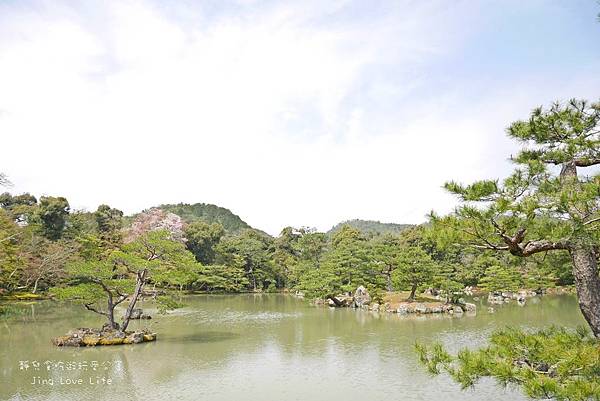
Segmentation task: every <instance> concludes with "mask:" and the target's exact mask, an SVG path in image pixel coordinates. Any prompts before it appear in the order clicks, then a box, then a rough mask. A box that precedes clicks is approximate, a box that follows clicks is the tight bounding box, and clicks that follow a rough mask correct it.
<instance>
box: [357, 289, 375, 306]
mask: <svg viewBox="0 0 600 401" xmlns="http://www.w3.org/2000/svg"><path fill="white" fill-rule="evenodd" d="M370 303H371V295H369V292H368V291H367V289H366V288H365V287H363V286H362V285H361V286H359V287H358V288H357V289H356V291H354V305H355V306H356V307H357V308H360V307H362V306H363V305H369V304H370Z"/></svg>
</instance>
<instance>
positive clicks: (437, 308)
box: [431, 306, 444, 313]
mask: <svg viewBox="0 0 600 401" xmlns="http://www.w3.org/2000/svg"><path fill="white" fill-rule="evenodd" d="M442 312H444V309H443V308H442V307H441V306H434V307H432V308H431V313H442Z"/></svg>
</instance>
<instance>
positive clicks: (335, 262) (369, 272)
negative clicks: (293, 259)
mask: <svg viewBox="0 0 600 401" xmlns="http://www.w3.org/2000/svg"><path fill="white" fill-rule="evenodd" d="M359 285H364V286H366V287H367V288H368V289H369V290H370V291H375V290H376V289H378V288H379V289H380V288H384V287H385V281H384V279H383V276H382V275H381V273H380V270H379V267H378V266H374V264H373V263H372V262H371V249H370V247H369V244H368V242H367V241H366V239H365V238H364V237H363V235H362V234H361V233H360V231H359V230H358V229H356V228H353V227H351V226H349V225H344V226H342V227H341V229H340V230H339V231H337V232H336V233H335V234H333V236H332V237H331V243H330V245H329V249H328V251H327V252H326V253H325V254H324V255H323V259H322V262H321V263H320V266H318V267H316V268H310V269H308V270H307V271H306V272H305V273H304V274H303V276H302V277H301V279H300V283H299V285H298V287H299V288H300V289H301V290H303V291H304V292H305V293H306V294H307V295H308V296H310V297H315V298H317V297H318V298H328V299H330V300H332V301H333V302H334V303H335V304H336V305H338V306H340V305H341V301H340V300H339V299H338V298H337V295H338V294H340V293H342V292H351V291H354V290H355V289H356V288H357V287H358V286H359Z"/></svg>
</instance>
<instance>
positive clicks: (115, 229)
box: [94, 205, 123, 246]
mask: <svg viewBox="0 0 600 401" xmlns="http://www.w3.org/2000/svg"><path fill="white" fill-rule="evenodd" d="M94 218H95V220H96V224H97V225H98V233H99V234H100V238H101V239H102V240H104V241H106V242H107V243H109V244H112V245H115V246H118V245H119V244H120V243H121V242H122V240H123V234H122V233H121V228H122V227H123V212H122V211H120V210H119V209H114V208H111V207H110V206H108V205H100V206H98V209H97V210H96V212H95V213H94Z"/></svg>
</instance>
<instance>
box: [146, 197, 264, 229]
mask: <svg viewBox="0 0 600 401" xmlns="http://www.w3.org/2000/svg"><path fill="white" fill-rule="evenodd" d="M158 208H159V209H162V210H165V211H168V212H171V213H175V214H176V215H178V216H179V217H181V218H182V219H183V221H185V222H186V223H192V222H194V221H198V220H201V221H204V222H206V223H215V222H216V223H221V225H222V226H223V228H225V231H227V232H228V233H237V232H239V231H241V230H243V229H246V228H253V227H251V226H250V225H249V224H248V223H246V222H245V221H244V220H242V219H241V218H240V216H238V215H236V214H233V212H232V211H231V210H229V209H226V208H224V207H220V206H216V205H211V204H209V203H194V204H193V205H190V204H187V203H178V204H170V205H160V206H158Z"/></svg>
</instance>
